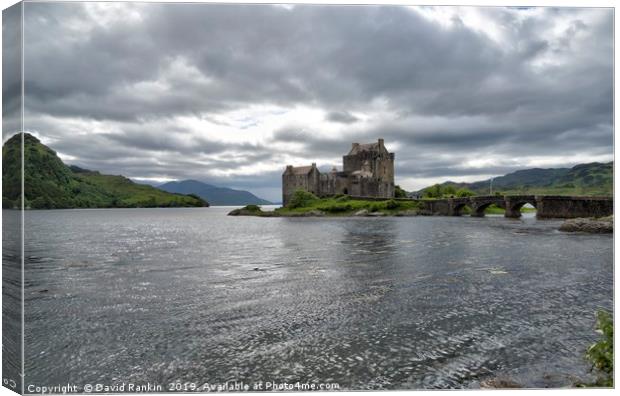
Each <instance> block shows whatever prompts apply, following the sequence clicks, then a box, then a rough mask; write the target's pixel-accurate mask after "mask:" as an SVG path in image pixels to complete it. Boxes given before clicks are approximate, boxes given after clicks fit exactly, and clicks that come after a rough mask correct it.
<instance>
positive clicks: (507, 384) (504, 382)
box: [480, 377, 523, 389]
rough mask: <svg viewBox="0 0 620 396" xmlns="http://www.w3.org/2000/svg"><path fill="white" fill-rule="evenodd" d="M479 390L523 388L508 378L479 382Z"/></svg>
mask: <svg viewBox="0 0 620 396" xmlns="http://www.w3.org/2000/svg"><path fill="white" fill-rule="evenodd" d="M480 387H481V388H493V389H511V388H512V389H515V388H523V386H521V384H518V383H516V382H515V381H513V380H511V379H510V378H500V377H495V378H489V379H487V380H484V381H482V382H480Z"/></svg>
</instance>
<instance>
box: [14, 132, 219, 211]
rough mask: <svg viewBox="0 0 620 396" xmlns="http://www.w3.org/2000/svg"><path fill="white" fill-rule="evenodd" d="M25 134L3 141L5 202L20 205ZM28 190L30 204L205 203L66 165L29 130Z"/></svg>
mask: <svg viewBox="0 0 620 396" xmlns="http://www.w3.org/2000/svg"><path fill="white" fill-rule="evenodd" d="M20 192H21V134H16V135H14V136H12V137H11V138H10V139H9V140H7V141H6V142H5V144H4V146H3V147H2V207H3V208H18V207H20V201H19V197H20ZM24 195H25V202H24V205H25V207H26V208H32V209H68V208H137V207H200V206H209V204H208V203H207V202H206V201H204V200H203V199H202V198H200V197H198V196H192V195H183V194H173V193H168V192H165V191H162V190H159V189H157V188H155V187H152V186H147V185H142V184H137V183H134V182H133V181H131V180H129V179H128V178H126V177H124V176H112V175H103V174H101V173H99V172H97V171H91V170H87V169H81V168H78V167H76V166H67V165H65V164H64V163H63V162H62V160H61V159H60V158H59V157H58V155H57V154H56V152H55V151H54V150H52V149H50V148H49V147H47V146H46V145H44V144H42V143H41V142H40V141H39V140H38V139H37V138H36V137H34V136H32V135H30V134H28V133H25V134H24Z"/></svg>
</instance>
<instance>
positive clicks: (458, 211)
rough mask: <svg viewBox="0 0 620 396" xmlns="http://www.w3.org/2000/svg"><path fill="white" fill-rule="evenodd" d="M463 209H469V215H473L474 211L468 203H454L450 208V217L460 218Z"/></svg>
mask: <svg viewBox="0 0 620 396" xmlns="http://www.w3.org/2000/svg"><path fill="white" fill-rule="evenodd" d="M465 207H468V208H469V209H470V211H471V212H470V213H474V209H473V208H472V206H471V204H470V203H469V202H459V203H456V204H455V205H454V207H453V208H452V216H462V215H463V209H465Z"/></svg>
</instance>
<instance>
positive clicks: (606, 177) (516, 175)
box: [421, 162, 613, 196]
mask: <svg viewBox="0 0 620 396" xmlns="http://www.w3.org/2000/svg"><path fill="white" fill-rule="evenodd" d="M490 184H491V180H490V179H489V180H483V181H478V182H473V183H453V182H445V183H442V184H441V186H442V187H444V188H445V187H448V186H452V187H454V189H456V190H459V189H468V190H471V191H472V192H474V193H475V194H476V195H488V194H489V187H490ZM430 188H431V187H427V188H425V189H423V190H421V192H422V194H424V193H425V192H426V191H429V189H430ZM493 193H501V194H541V195H590V196H611V195H613V162H607V163H599V162H593V163H589V164H580V165H576V166H574V167H572V168H552V169H540V168H534V169H525V170H519V171H516V172H513V173H509V174H507V175H505V176H499V177H496V178H494V179H493Z"/></svg>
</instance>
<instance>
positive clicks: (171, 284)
mask: <svg viewBox="0 0 620 396" xmlns="http://www.w3.org/2000/svg"><path fill="white" fill-rule="evenodd" d="M227 210H229V209H227V208H208V209H125V210H65V211H32V212H28V213H27V214H26V216H27V218H26V227H27V228H26V238H27V241H28V245H27V247H26V256H27V263H26V267H27V273H26V282H27V287H26V309H27V313H26V358H27V362H26V373H27V377H28V378H29V381H30V382H31V383H38V384H43V383H63V382H66V381H73V382H76V383H85V382H105V383H110V384H111V383H114V382H121V381H133V382H146V381H150V382H156V383H162V384H165V383H167V382H169V381H182V382H185V381H189V382H199V383H202V382H205V381H208V382H212V383H217V382H225V381H234V380H237V381H244V382H246V383H249V382H257V381H261V380H262V381H267V380H271V381H277V382H296V381H303V382H337V383H339V384H340V386H341V387H342V388H352V389H412V388H437V387H442V388H443V387H477V386H478V385H479V382H480V381H481V380H483V379H485V378H488V377H489V376H495V375H506V376H509V377H511V378H513V379H514V380H516V381H517V382H520V383H522V384H524V385H526V386H536V387H540V386H560V385H566V384H569V383H570V375H573V374H576V375H584V376H585V375H586V372H587V369H588V366H587V363H586V362H585V361H584V359H583V354H584V350H585V348H586V347H587V346H588V345H589V344H590V343H591V342H593V341H594V340H595V338H596V333H594V332H593V326H594V312H595V310H596V309H597V308H608V309H609V308H611V306H612V286H613V279H612V261H613V259H612V237H611V236H601V235H594V236H592V235H576V234H575V235H567V234H563V233H560V232H558V231H556V229H557V227H558V225H559V222H557V221H544V222H540V221H536V220H535V219H534V218H533V217H526V218H525V219H523V220H508V219H504V218H502V217H486V218H469V217H462V218H449V217H415V218H344V219H329V218H328V219H325V218H323V219H319V218H295V219H286V218H251V217H227V216H225V213H226V212H227Z"/></svg>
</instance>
